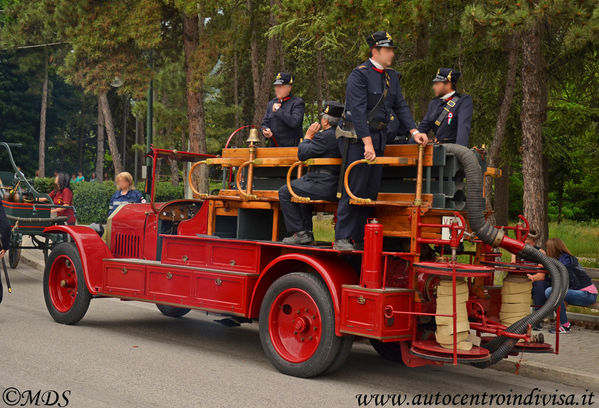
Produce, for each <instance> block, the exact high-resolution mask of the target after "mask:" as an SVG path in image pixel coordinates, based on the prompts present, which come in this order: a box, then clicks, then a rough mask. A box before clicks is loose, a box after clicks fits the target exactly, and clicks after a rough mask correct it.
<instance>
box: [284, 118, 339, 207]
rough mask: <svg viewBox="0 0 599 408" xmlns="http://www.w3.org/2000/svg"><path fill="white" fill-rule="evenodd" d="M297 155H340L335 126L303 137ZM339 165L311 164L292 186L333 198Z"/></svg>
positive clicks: (307, 156) (303, 156)
mask: <svg viewBox="0 0 599 408" xmlns="http://www.w3.org/2000/svg"><path fill="white" fill-rule="evenodd" d="M297 157H298V158H299V159H300V160H301V161H304V160H308V159H313V158H318V157H341V155H340V154H339V143H338V142H337V139H336V138H335V128H334V127H331V128H328V129H327V130H323V131H322V132H318V133H317V134H315V135H314V138H313V139H312V140H308V139H305V140H304V141H303V142H302V143H301V144H300V145H299V147H298V149H297ZM338 181H339V166H313V168H312V169H310V170H309V171H308V173H307V174H306V175H305V176H303V177H302V178H300V179H299V180H297V181H296V182H295V183H294V187H297V188H299V189H301V190H304V191H307V192H309V193H311V194H314V195H315V196H318V197H322V199H324V200H333V199H334V197H335V194H336V193H337V183H338Z"/></svg>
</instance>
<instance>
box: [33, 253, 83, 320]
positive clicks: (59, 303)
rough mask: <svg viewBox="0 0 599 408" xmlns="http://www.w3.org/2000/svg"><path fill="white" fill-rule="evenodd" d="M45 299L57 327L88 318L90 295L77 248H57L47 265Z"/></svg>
mask: <svg viewBox="0 0 599 408" xmlns="http://www.w3.org/2000/svg"><path fill="white" fill-rule="evenodd" d="M44 299H45V301H46V307H47V308H48V311H49V312H50V315H51V316H52V318H53V319H54V320H55V321H57V322H58V323H63V324H74V323H77V322H78V321H79V320H81V319H82V318H83V316H85V313H86V312H87V309H88V307H89V302H90V300H91V294H90V293H89V290H88V289H87V286H86V284H85V278H84V275H83V267H82V264H81V258H80V256H79V252H78V250H77V248H76V247H75V245H73V244H72V243H68V242H65V243H62V244H59V245H57V246H56V247H55V248H54V250H53V251H52V253H51V254H50V256H49V257H48V262H46V269H45V271H44Z"/></svg>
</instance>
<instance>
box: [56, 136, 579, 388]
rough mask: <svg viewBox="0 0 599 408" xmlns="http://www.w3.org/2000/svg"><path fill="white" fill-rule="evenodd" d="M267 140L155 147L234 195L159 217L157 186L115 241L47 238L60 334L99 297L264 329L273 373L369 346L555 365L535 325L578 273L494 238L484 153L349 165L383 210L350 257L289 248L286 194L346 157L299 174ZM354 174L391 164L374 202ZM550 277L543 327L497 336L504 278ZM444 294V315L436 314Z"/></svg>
mask: <svg viewBox="0 0 599 408" xmlns="http://www.w3.org/2000/svg"><path fill="white" fill-rule="evenodd" d="M256 140H257V135H256V134H254V133H251V134H250V139H248V143H249V147H247V148H226V149H223V151H222V156H220V157H209V156H206V155H200V154H194V153H187V152H180V151H172V150H161V149H153V150H152V152H151V156H152V158H153V162H154V166H153V169H154V172H155V169H156V166H155V164H156V162H157V160H159V159H164V158H168V159H174V160H182V161H188V162H195V163H194V164H193V166H192V170H191V171H190V172H189V182H190V183H191V180H192V175H193V173H194V171H198V169H199V168H200V167H202V166H206V167H208V168H210V166H221V167H222V169H223V172H224V173H225V175H224V176H223V180H224V181H223V189H221V190H220V191H218V192H217V193H214V192H213V193H212V194H210V195H206V194H204V195H202V194H199V193H198V192H197V191H196V190H195V188H194V191H195V193H196V195H195V197H196V199H193V200H174V201H171V202H167V203H161V204H158V203H155V202H154V190H153V183H152V181H153V180H154V178H155V177H152V180H149V182H148V183H147V185H148V186H149V190H150V191H148V193H149V194H150V195H151V197H152V200H151V201H150V202H149V203H147V204H129V205H124V206H121V207H119V209H118V210H117V211H115V212H114V214H113V215H112V216H111V217H110V219H109V220H108V225H107V228H106V229H107V233H106V238H105V241H104V240H103V239H102V238H101V237H100V236H99V235H98V233H97V232H96V231H94V230H92V229H91V228H89V227H86V226H53V227H49V228H48V229H47V230H46V231H47V232H52V233H62V234H65V235H66V236H67V239H68V241H69V242H65V243H61V244H59V245H58V246H56V247H55V248H54V250H53V251H52V253H51V254H50V256H49V259H48V262H47V264H46V269H45V274H44V295H45V300H46V305H47V308H48V310H49V312H50V314H51V316H52V317H53V318H54V320H56V321H57V322H59V323H63V324H74V323H77V322H78V321H79V320H80V319H82V318H83V317H84V315H85V313H86V311H87V309H88V306H89V304H90V300H91V299H92V298H101V297H113V298H120V299H124V300H137V301H143V302H151V303H155V304H156V305H157V307H158V309H159V310H160V311H161V312H162V313H163V314H165V315H167V316H171V317H181V316H183V315H185V314H186V313H188V312H189V311H190V310H191V309H197V310H202V311H206V312H212V313H215V314H220V315H225V316H228V317H229V319H233V320H235V321H236V322H239V323H245V322H251V321H255V320H257V321H258V324H259V333H260V339H261V342H262V345H263V348H264V351H265V353H266V355H267V356H268V358H269V360H270V361H271V362H272V364H273V365H274V366H275V367H276V368H277V369H278V370H279V371H281V372H282V373H285V374H288V375H293V376H298V377H313V376H317V375H320V374H326V373H330V372H332V371H334V370H336V369H338V368H339V367H340V366H341V365H342V364H343V362H344V361H345V360H346V358H347V357H348V355H349V353H350V352H351V348H352V343H353V341H354V338H355V337H363V338H367V339H370V341H371V343H372V345H373V347H374V349H375V350H376V351H377V352H378V353H379V354H380V355H381V356H382V357H383V358H385V359H388V360H393V361H402V362H403V363H404V364H406V365H407V366H410V367H417V366H423V365H427V364H433V365H442V364H444V363H452V364H458V363H463V364H472V365H475V366H477V367H481V368H484V367H487V366H490V365H492V364H494V363H496V362H497V361H499V360H501V359H503V358H505V357H506V356H507V355H509V354H513V353H519V352H548V353H551V352H557V346H558V344H556V347H555V348H554V347H553V345H550V344H546V343H544V342H543V339H542V336H535V335H532V334H531V326H532V325H534V324H536V323H538V322H540V321H541V319H543V318H544V317H545V316H547V315H549V314H550V313H551V312H553V310H555V309H556V307H557V305H559V304H560V302H561V300H562V299H563V297H564V296H565V291H566V289H567V284H566V285H564V282H568V280H567V271H566V270H565V269H564V268H563V267H561V266H559V264H557V263H556V262H554V261H553V260H552V259H551V258H548V257H546V256H544V255H543V254H541V253H540V252H539V251H537V250H536V249H534V248H532V247H530V246H527V245H525V244H524V240H525V238H526V235H527V234H528V227H527V225H526V224H525V223H522V222H521V223H519V224H518V225H517V226H516V227H511V228H497V227H494V226H492V225H489V224H488V223H487V222H486V220H485V208H484V200H483V187H482V186H483V184H484V183H483V181H484V177H485V174H486V175H489V174H491V173H493V169H487V168H486V165H485V163H484V161H483V160H482V159H481V157H482V156H481V154H480V152H478V153H477V152H476V151H474V150H469V149H467V148H465V147H462V146H457V145H428V146H426V147H420V146H417V145H391V146H387V149H386V151H385V156H384V157H379V158H376V160H375V161H374V162H366V161H365V160H362V161H358V162H354V163H352V164H351V165H350V166H349V167H348V168H347V170H346V171H345V173H344V188H345V189H346V191H347V193H348V194H349V196H350V197H351V203H352V204H353V205H363V206H370V207H372V210H373V217H374V219H371V220H370V222H369V223H368V224H367V225H366V226H365V242H364V248H363V250H355V251H353V252H349V253H348V252H344V253H340V252H338V251H336V250H334V249H333V248H332V245H331V243H324V242H319V243H317V244H315V245H308V246H289V245H283V244H282V243H281V242H280V240H281V239H282V237H283V236H285V234H286V231H284V226H283V223H282V216H281V213H280V210H279V202H278V195H277V190H278V189H279V188H280V187H281V186H282V185H283V184H284V183H287V184H288V185H289V183H290V180H291V179H292V178H293V177H298V176H300V175H301V174H302V172H303V171H306V168H308V167H310V166H319V165H329V166H330V165H341V159H330V158H327V159H325V158H322V159H311V160H308V161H306V162H298V160H297V148H262V147H256V146H255V144H254V143H255V142H256ZM359 165H362V166H369V165H381V166H384V174H383V182H382V187H381V191H380V193H379V195H378V198H377V199H376V200H370V199H367V198H362V197H357V196H355V195H354V194H353V193H352V192H351V191H350V190H349V189H348V183H347V181H348V177H349V175H350V174H351V172H352V170H353V169H354V168H355V167H356V166H359ZM150 173H151V172H150ZM464 180H465V181H464ZM191 186H192V187H193V183H191ZM291 191H293V190H292V189H291ZM292 195H293V200H294V201H296V202H299V203H305V204H310V205H312V206H313V207H314V211H319V212H329V213H334V212H335V211H336V208H337V203H335V202H324V201H311V200H310V199H308V198H306V197H300V196H298V195H297V194H295V192H293V193H292ZM466 209H467V211H466ZM508 233H511V234H512V235H513V237H508ZM462 240H468V241H471V242H474V243H475V244H476V246H475V247H476V250H475V251H464V250H463V248H462V247H461V246H460V241H462ZM433 246H434V248H435V250H436V251H437V252H434V251H435V250H434V249H433ZM497 248H503V249H506V250H508V251H509V252H511V253H513V254H518V261H516V262H515V263H503V262H501V259H500V256H501V254H500V253H499V251H498V250H497ZM463 259H469V261H467V262H459V261H460V260H463ZM540 269H545V270H546V271H547V272H548V273H549V276H550V277H551V280H552V284H553V287H554V290H553V291H552V293H551V296H550V297H549V299H548V300H547V302H546V304H545V305H543V306H542V307H540V308H539V309H538V310H536V311H534V312H533V313H532V314H531V313H530V304H529V305H528V309H527V311H526V313H524V315H523V317H522V318H519V319H518V320H517V321H515V322H514V323H513V324H510V325H509V326H508V325H506V324H501V323H500V318H499V317H500V315H501V314H502V313H504V312H502V307H505V305H503V304H502V295H501V291H502V288H501V286H496V285H495V282H494V275H495V274H496V272H498V271H501V272H503V273H505V272H507V274H508V276H512V275H519V276H525V275H523V274H525V273H531V272H533V273H534V272H536V271H538V270H540ZM441 282H444V283H445V285H446V286H445V289H444V290H445V295H449V302H448V303H447V304H446V306H447V307H445V309H442V310H439V308H438V307H437V296H438V294H437V291H438V288H440V286H439V285H440V283H441ZM456 287H459V288H460V289H456ZM464 287H465V288H467V290H465V291H463V290H462V289H461V288H464ZM447 288H449V292H447V290H448V289H447ZM444 302H445V300H444ZM529 302H530V298H529ZM444 304H445V303H444ZM461 309H463V310H466V311H467V316H466V317H465V315H464V314H463V313H461V312H460V310H461ZM505 313H508V311H505ZM506 315H507V314H506ZM504 316H505V315H504ZM440 318H445V319H449V322H450V323H449V324H448V325H447V326H446V327H445V328H446V329H447V330H446V331H445V335H446V334H447V333H449V334H450V338H451V334H453V340H452V343H453V344H450V345H449V346H448V345H447V344H445V345H444V346H442V345H440V344H439V343H438V342H437V340H436V339H437V338H438V337H436V336H435V334H436V330H439V328H438V324H436V322H438V321H440ZM460 319H461V320H460ZM446 322H447V321H446ZM464 325H465V326H464ZM458 326H460V327H458ZM464 327H465V328H464ZM452 329H453V330H452ZM463 330H465V331H466V332H469V333H471V334H470V336H469V337H471V338H473V337H474V335H476V338H478V339H479V340H480V343H478V344H474V345H472V347H466V348H463V347H460V344H461V342H462V340H463V338H458V336H457V333H458V332H459V331H463ZM475 343H476V342H475Z"/></svg>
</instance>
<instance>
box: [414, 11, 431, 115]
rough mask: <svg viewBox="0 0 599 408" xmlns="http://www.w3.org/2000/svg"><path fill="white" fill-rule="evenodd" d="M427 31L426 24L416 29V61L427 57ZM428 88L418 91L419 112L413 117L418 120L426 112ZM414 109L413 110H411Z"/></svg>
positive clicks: (428, 97)
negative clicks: (416, 117)
mask: <svg viewBox="0 0 599 408" xmlns="http://www.w3.org/2000/svg"><path fill="white" fill-rule="evenodd" d="M428 30H429V26H428V24H427V23H424V24H421V25H420V26H419V28H418V37H417V38H416V59H417V60H424V59H426V58H427V57H428V50H429V44H428V38H429V37H428ZM427 75H428V74H427ZM430 94H431V93H430V88H428V87H421V89H420V93H419V95H418V101H417V102H418V104H417V106H418V109H419V111H420V112H418V115H414V116H418V117H420V118H423V117H424V115H425V114H426V111H427V110H428V104H429V102H430V99H431V98H430ZM412 109H414V108H412Z"/></svg>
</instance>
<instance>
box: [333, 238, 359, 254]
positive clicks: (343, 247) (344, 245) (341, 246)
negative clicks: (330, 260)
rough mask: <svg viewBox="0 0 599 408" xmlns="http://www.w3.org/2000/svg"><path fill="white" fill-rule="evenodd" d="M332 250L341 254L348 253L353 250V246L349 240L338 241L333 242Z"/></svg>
mask: <svg viewBox="0 0 599 408" xmlns="http://www.w3.org/2000/svg"><path fill="white" fill-rule="evenodd" d="M333 249H336V250H337V251H342V252H350V251H353V250H354V245H353V244H352V243H351V241H350V240H349V239H338V240H336V241H335V244H334V245H333Z"/></svg>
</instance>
